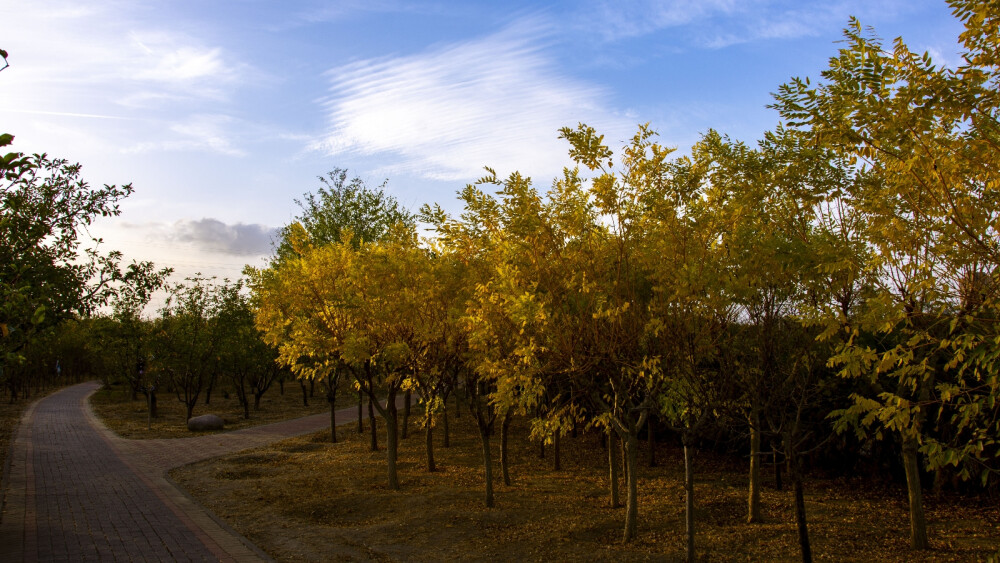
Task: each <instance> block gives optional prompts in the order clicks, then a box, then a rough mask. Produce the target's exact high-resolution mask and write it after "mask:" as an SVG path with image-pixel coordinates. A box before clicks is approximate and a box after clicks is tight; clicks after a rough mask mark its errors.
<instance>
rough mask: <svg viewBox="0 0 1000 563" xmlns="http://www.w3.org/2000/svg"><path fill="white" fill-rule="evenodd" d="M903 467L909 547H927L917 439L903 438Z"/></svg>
mask: <svg viewBox="0 0 1000 563" xmlns="http://www.w3.org/2000/svg"><path fill="white" fill-rule="evenodd" d="M903 469H904V470H905V471H906V490H907V493H908V496H909V500H910V547H911V548H913V549H927V548H928V542H927V522H926V520H925V519H924V502H923V494H922V492H921V489H920V466H919V464H918V461H917V441H916V439H913V438H903Z"/></svg>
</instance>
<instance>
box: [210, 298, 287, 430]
mask: <svg viewBox="0 0 1000 563" xmlns="http://www.w3.org/2000/svg"><path fill="white" fill-rule="evenodd" d="M244 287H245V286H244V282H243V280H238V281H236V282H235V283H231V284H223V285H222V286H220V287H219V292H220V296H219V297H220V303H219V309H218V312H217V313H216V319H215V320H216V323H217V325H218V330H219V332H220V336H219V354H218V355H219V360H220V361H219V367H220V370H221V371H222V374H223V375H224V376H225V377H226V378H227V379H228V380H229V382H230V383H231V384H232V386H233V390H234V391H235V392H236V398H237V400H238V401H239V403H240V406H242V407H243V417H244V418H246V419H249V418H250V397H251V396H253V408H254V410H255V411H256V410H259V409H260V400H261V397H263V395H264V393H266V392H267V390H268V389H270V388H271V385H272V384H273V383H274V382H275V381H276V380H277V378H278V377H279V375H280V373H281V368H280V367H279V366H278V363H277V359H278V353H277V351H276V350H275V349H274V348H272V347H271V346H268V345H267V344H266V343H265V342H264V341H263V340H262V338H261V334H260V332H259V331H258V330H257V327H256V326H255V325H254V318H253V310H252V309H251V305H250V300H249V298H248V296H247V295H246V292H244Z"/></svg>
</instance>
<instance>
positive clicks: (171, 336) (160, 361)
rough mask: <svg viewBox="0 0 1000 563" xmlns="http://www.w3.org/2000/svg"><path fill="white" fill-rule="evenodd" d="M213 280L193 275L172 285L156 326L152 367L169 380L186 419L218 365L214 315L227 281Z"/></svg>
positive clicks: (217, 328) (218, 331)
mask: <svg viewBox="0 0 1000 563" xmlns="http://www.w3.org/2000/svg"><path fill="white" fill-rule="evenodd" d="M213 280H214V278H204V277H201V276H200V275H195V276H193V277H190V278H186V281H187V283H177V284H174V285H172V286H171V287H170V293H169V295H168V296H167V302H166V304H165V305H164V307H163V308H162V309H161V310H160V318H159V319H157V322H156V334H157V338H156V344H157V346H156V357H155V362H156V367H157V369H159V370H160V371H161V372H162V373H164V374H166V376H167V377H168V378H169V379H170V382H171V385H172V386H173V388H174V392H175V393H176V395H177V400H178V401H180V402H181V403H183V404H184V406H185V408H186V410H187V418H188V419H190V418H191V417H192V416H193V413H194V407H195V405H197V404H198V397H199V396H201V393H202V391H204V389H205V385H206V384H207V383H208V380H209V377H210V376H211V375H212V372H213V370H215V369H216V367H217V365H218V354H219V351H220V350H219V344H220V342H221V338H222V330H221V328H220V323H219V319H218V314H219V311H220V309H221V307H222V301H223V295H224V293H225V288H226V287H227V286H229V281H228V280H224V281H223V283H222V284H221V285H220V284H216V283H214V281H213Z"/></svg>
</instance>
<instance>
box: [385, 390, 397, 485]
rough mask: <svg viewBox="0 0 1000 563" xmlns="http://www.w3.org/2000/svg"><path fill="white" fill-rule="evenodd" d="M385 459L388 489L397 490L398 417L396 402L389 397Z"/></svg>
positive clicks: (386, 417)
mask: <svg viewBox="0 0 1000 563" xmlns="http://www.w3.org/2000/svg"><path fill="white" fill-rule="evenodd" d="M383 418H384V419H385V442H386V446H385V459H386V462H387V464H388V466H389V488H390V489H392V490H394V491H398V490H399V477H398V476H397V475H396V454H397V451H398V449H399V436H398V431H399V427H398V424H399V422H398V416H397V414H396V402H395V401H394V400H393V397H392V396H391V395H390V396H389V400H388V401H387V403H386V408H385V416H384V417H383Z"/></svg>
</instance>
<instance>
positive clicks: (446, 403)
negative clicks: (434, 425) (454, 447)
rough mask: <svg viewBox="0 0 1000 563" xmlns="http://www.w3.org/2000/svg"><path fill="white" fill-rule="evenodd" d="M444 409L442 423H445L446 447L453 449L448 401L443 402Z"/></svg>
mask: <svg viewBox="0 0 1000 563" xmlns="http://www.w3.org/2000/svg"><path fill="white" fill-rule="evenodd" d="M442 403H443V406H444V409H443V410H442V412H441V422H443V423H444V447H446V448H450V447H451V436H450V434H451V432H450V431H449V429H448V399H447V398H445V400H444V401H442Z"/></svg>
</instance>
